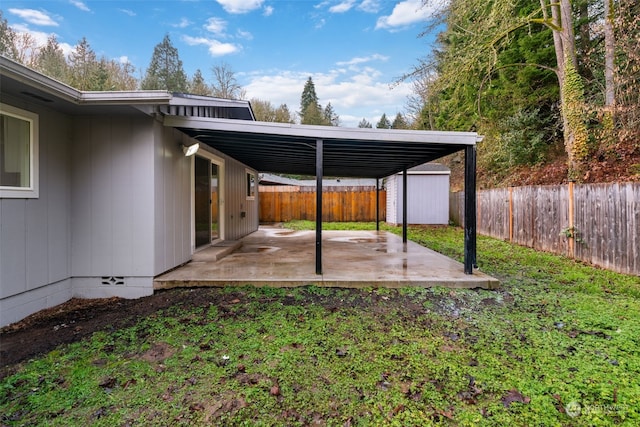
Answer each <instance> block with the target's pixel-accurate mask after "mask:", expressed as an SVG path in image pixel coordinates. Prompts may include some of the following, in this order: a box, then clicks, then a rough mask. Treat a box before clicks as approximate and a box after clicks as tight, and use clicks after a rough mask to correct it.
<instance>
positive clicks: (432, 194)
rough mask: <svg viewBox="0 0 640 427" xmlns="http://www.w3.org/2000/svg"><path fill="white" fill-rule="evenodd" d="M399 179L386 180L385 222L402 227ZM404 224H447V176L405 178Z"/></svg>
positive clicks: (391, 177) (427, 175) (434, 175)
mask: <svg viewBox="0 0 640 427" xmlns="http://www.w3.org/2000/svg"><path fill="white" fill-rule="evenodd" d="M402 194H403V191H402V178H401V176H400V175H393V176H390V177H389V178H388V179H387V222H388V223H390V224H400V223H402V203H403V197H402ZM407 222H408V223H409V224H448V223H449V175H445V174H442V175H438V174H411V173H410V174H409V175H408V176H407Z"/></svg>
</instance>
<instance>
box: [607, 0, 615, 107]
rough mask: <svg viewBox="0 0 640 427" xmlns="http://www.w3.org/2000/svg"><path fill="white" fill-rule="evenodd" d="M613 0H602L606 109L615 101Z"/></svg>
mask: <svg viewBox="0 0 640 427" xmlns="http://www.w3.org/2000/svg"><path fill="white" fill-rule="evenodd" d="M613 1H614V0H604V85H605V89H604V92H605V97H604V99H605V101H604V105H605V107H606V109H611V108H612V107H613V106H614V105H615V103H616V99H615V83H614V80H613V73H614V67H615V65H614V57H615V35H614V33H613V20H614V17H615V12H614V4H613ZM611 112H612V111H611Z"/></svg>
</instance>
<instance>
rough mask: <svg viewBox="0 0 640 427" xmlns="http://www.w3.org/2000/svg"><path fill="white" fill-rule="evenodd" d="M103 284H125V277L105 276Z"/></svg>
mask: <svg viewBox="0 0 640 427" xmlns="http://www.w3.org/2000/svg"><path fill="white" fill-rule="evenodd" d="M102 285H105V286H112V285H116V286H124V277H122V276H103V277H102Z"/></svg>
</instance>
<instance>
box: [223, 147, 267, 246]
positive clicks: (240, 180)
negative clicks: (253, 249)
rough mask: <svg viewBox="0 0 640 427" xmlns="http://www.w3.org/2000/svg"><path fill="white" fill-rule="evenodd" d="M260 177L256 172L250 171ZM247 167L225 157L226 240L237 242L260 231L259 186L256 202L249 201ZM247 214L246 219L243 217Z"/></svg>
mask: <svg viewBox="0 0 640 427" xmlns="http://www.w3.org/2000/svg"><path fill="white" fill-rule="evenodd" d="M250 170H251V171H252V172H254V173H255V174H256V179H257V178H258V175H257V173H256V171H254V170H252V169H250ZM246 174H247V167H246V166H245V165H243V164H242V163H240V162H238V161H236V160H233V159H231V158H230V157H228V156H225V175H226V176H225V178H226V179H225V202H224V203H225V239H226V240H237V239H239V238H241V237H244V236H246V235H247V234H249V233H252V232H254V231H256V230H257V229H258V223H259V219H258V206H259V204H258V198H259V197H260V195H259V194H258V185H257V183H256V196H255V198H254V200H247V196H246V192H247V187H246V186H247V181H246V179H247V177H246ZM242 212H245V213H246V214H245V217H242Z"/></svg>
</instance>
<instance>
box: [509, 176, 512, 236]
mask: <svg viewBox="0 0 640 427" xmlns="http://www.w3.org/2000/svg"><path fill="white" fill-rule="evenodd" d="M509 242H513V187H509Z"/></svg>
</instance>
